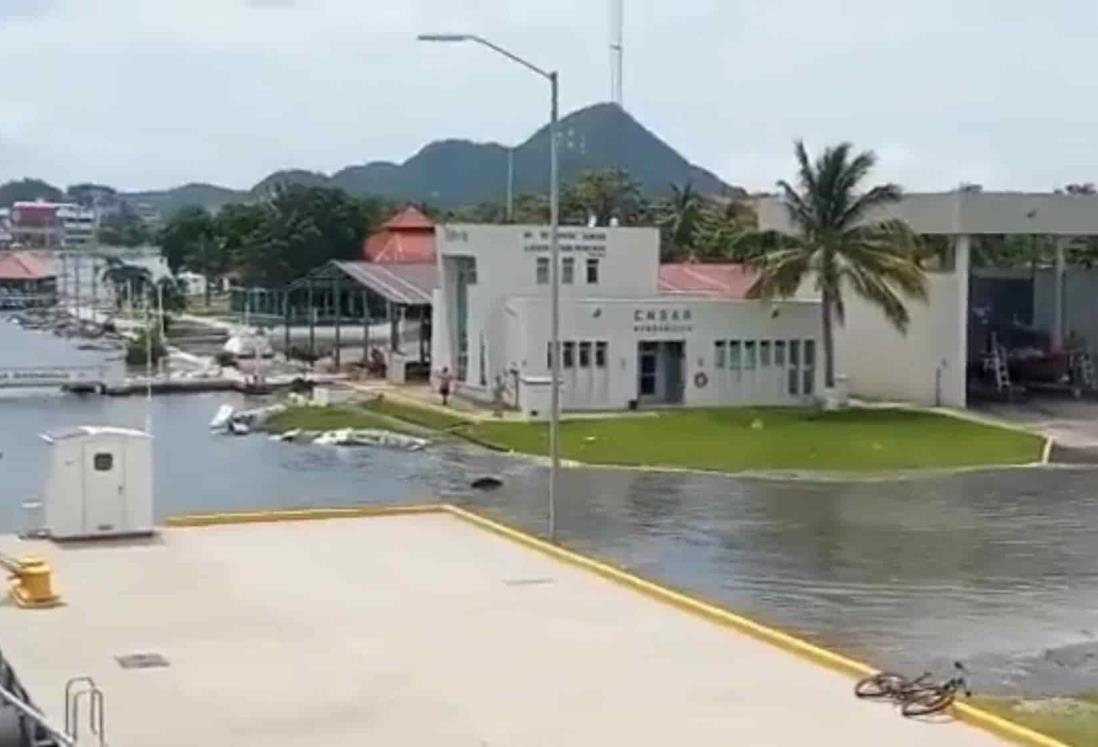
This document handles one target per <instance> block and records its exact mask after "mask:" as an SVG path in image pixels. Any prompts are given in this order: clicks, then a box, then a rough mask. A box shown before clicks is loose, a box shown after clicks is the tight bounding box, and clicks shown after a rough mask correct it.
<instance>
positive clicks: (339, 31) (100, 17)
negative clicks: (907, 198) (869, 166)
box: [0, 0, 1098, 190]
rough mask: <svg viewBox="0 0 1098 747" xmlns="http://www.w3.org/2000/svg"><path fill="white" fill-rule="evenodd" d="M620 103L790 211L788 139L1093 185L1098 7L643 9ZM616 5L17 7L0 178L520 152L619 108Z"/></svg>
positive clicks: (672, 5) (155, 1) (928, 4)
mask: <svg viewBox="0 0 1098 747" xmlns="http://www.w3.org/2000/svg"><path fill="white" fill-rule="evenodd" d="M624 3H625V32H624V33H625V37H624V38H625V56H624V103H625V107H626V109H628V110H629V111H630V113H632V114H633V115H634V116H635V117H636V118H637V119H638V120H640V121H641V122H642V123H643V124H644V125H646V126H647V127H648V128H649V129H651V130H652V131H654V132H655V133H656V134H658V135H660V136H661V137H662V138H664V139H665V140H666V141H667V142H668V143H670V144H671V145H672V146H673V147H675V148H676V149H677V150H679V151H680V152H681V153H682V154H683V155H684V156H686V157H687V158H688V159H689V160H691V161H693V162H695V163H697V164H698V165H700V166H703V167H705V168H708V169H710V170H711V171H713V172H715V173H716V174H717V175H718V176H720V177H721V178H723V179H725V180H726V181H728V182H730V183H733V184H738V185H741V186H744V187H747V188H749V189H752V190H756V189H769V188H771V187H772V186H773V184H774V182H775V180H777V179H780V178H789V177H791V176H792V170H793V158H792V143H793V141H794V140H795V139H797V138H802V139H804V140H805V142H806V144H807V145H808V146H809V148H810V149H818V148H822V147H823V146H825V145H828V144H831V143H835V142H838V141H842V140H849V141H852V142H853V143H854V144H855V145H856V146H858V147H859V148H864V149H872V150H874V151H875V152H876V153H877V154H878V157H879V166H878V169H877V171H876V177H877V179H878V180H880V181H885V180H889V181H895V182H897V183H899V184H901V185H902V186H903V187H904V188H905V189H908V190H944V189H950V188H953V187H955V186H956V185H958V184H960V183H962V182H967V183H978V184H982V185H984V186H985V188H986V189H1011V190H1049V189H1052V188H1055V187H1058V186H1062V185H1063V184H1066V183H1068V182H1081V181H1098V73H1096V72H1095V69H1096V68H1095V65H1096V63H1095V61H1094V59H1095V58H1094V55H1095V51H1094V46H1093V45H1094V39H1095V38H1098V3H1095V2H1093V0H1044V1H1043V2H1034V1H1033V0H963V2H958V0H918V1H917V2H904V3H899V2H887V1H886V2H882V0H624ZM608 23H609V11H608V7H607V3H606V2H603V0H0V76H2V78H0V80H2V83H0V181H4V180H7V179H9V178H17V177H22V176H37V177H41V178H44V179H47V180H48V181H51V182H54V183H57V184H61V185H65V184H70V183H73V182H78V181H97V182H102V183H107V184H111V185H114V186H116V187H118V188H122V189H127V190H134V189H155V188H165V187H170V186H175V185H178V184H182V183H185V182H191V181H205V182H213V183H218V184H223V185H225V186H230V187H237V188H246V187H250V186H251V185H252V184H254V183H255V182H257V181H258V180H259V179H261V178H262V177H264V176H265V175H267V174H268V173H270V172H271V171H274V170H276V169H280V168H304V169H310V170H316V171H324V172H332V171H335V170H338V169H339V168H342V167H343V166H347V165H351V164H359V163H365V162H368V161H373V160H391V161H397V162H400V161H403V160H405V159H406V158H409V157H410V156H412V155H413V154H414V153H415V152H416V151H417V150H419V149H420V148H421V147H422V146H423V145H425V144H426V143H428V142H430V141H431V140H435V139H440V138H445V137H454V138H467V139H471V140H477V141H496V142H500V143H503V144H517V143H518V142H521V141H522V140H524V139H525V138H526V137H527V136H528V135H529V134H530V133H532V132H533V131H534V130H535V129H536V128H537V127H539V126H540V125H542V124H543V123H544V122H545V120H546V117H547V109H548V91H547V86H546V85H545V84H543V83H542V82H541V81H540V80H539V79H538V78H536V77H535V76H533V75H532V74H531V73H529V72H528V71H525V70H523V69H522V68H521V67H519V66H517V65H513V64H510V63H508V62H507V61H506V60H505V59H503V58H500V57H497V56H495V55H493V54H492V53H491V52H490V51H489V50H486V49H483V48H480V47H477V46H475V45H468V44H460V45H454V44H425V43H418V42H416V40H415V37H416V34H418V33H421V32H429V31H451V32H470V33H476V34H479V35H481V36H484V37H486V38H489V39H491V40H492V41H494V42H496V43H498V44H500V45H503V46H505V47H508V48H510V49H513V50H514V51H516V52H519V53H521V54H522V55H523V56H525V57H527V58H529V59H530V60H531V61H534V62H535V63H537V64H539V65H541V66H542V67H545V68H556V69H558V70H559V72H560V76H561V109H562V112H569V111H572V110H574V109H577V108H580V107H582V106H586V105H588V104H591V103H595V102H598V101H602V100H606V99H607V98H608V97H609V88H610V64H609V52H608V39H609V31H608Z"/></svg>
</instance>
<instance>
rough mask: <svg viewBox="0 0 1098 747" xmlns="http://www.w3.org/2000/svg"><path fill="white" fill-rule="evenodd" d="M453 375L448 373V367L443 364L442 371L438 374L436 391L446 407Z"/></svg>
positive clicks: (448, 401)
mask: <svg viewBox="0 0 1098 747" xmlns="http://www.w3.org/2000/svg"><path fill="white" fill-rule="evenodd" d="M453 381H454V377H453V374H451V373H450V369H449V368H448V367H446V366H443V368H442V372H441V373H440V374H439V375H438V393H439V395H440V396H441V397H442V406H443V407H446V406H447V405H449V404H450V385H451V384H452V383H453Z"/></svg>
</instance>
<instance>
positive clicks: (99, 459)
mask: <svg viewBox="0 0 1098 747" xmlns="http://www.w3.org/2000/svg"><path fill="white" fill-rule="evenodd" d="M92 466H93V467H95V471H96V472H110V471H111V468H112V467H114V455H113V454H105V453H100V454H96V455H95V456H94V457H92Z"/></svg>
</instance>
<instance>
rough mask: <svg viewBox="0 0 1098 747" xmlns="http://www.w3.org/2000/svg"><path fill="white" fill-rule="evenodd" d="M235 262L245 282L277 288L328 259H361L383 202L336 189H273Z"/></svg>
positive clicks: (381, 213)
mask: <svg viewBox="0 0 1098 747" xmlns="http://www.w3.org/2000/svg"><path fill="white" fill-rule="evenodd" d="M262 207H263V211H264V218H263V221H262V222H261V223H260V224H259V225H258V226H257V228H256V229H255V231H254V233H253V235H252V237H251V239H250V240H248V241H247V242H244V243H245V245H244V246H243V247H242V250H241V254H240V256H239V257H237V258H236V260H237V267H238V269H240V270H241V272H242V274H243V276H244V278H245V280H246V281H247V282H248V283H250V284H255V285H266V286H281V285H284V284H285V283H288V282H289V281H291V280H294V279H295V278H298V277H301V276H302V275H304V274H305V273H306V272H308V271H309V270H311V269H312V268H314V267H316V266H317V265H320V264H323V263H324V262H327V261H329V260H333V259H336V260H352V259H358V258H359V257H360V256H361V246H362V238H363V236H365V235H366V234H367V233H369V231H370V230H371V229H372V228H373V227H375V226H376V225H377V224H378V223H380V221H381V217H382V215H383V211H384V203H382V202H381V201H379V200H370V199H368V200H358V199H356V198H354V197H352V196H350V195H348V194H347V193H346V192H344V191H343V190H341V189H330V188H326V187H298V186H291V187H285V188H278V189H276V190H275V193H274V196H273V197H271V198H270V199H269V200H268V201H267V202H266V203H264V204H263V206H262Z"/></svg>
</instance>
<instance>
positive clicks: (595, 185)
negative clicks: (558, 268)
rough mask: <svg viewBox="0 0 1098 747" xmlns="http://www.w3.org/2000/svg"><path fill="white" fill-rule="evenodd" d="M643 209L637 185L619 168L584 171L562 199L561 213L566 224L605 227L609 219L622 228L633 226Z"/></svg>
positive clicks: (565, 191)
mask: <svg viewBox="0 0 1098 747" xmlns="http://www.w3.org/2000/svg"><path fill="white" fill-rule="evenodd" d="M644 207H645V204H644V200H643V199H642V198H641V193H640V186H639V185H638V184H637V182H635V181H633V179H631V178H630V177H629V174H628V172H626V171H623V170H621V169H602V170H600V171H584V172H583V173H582V174H580V175H579V176H578V177H576V180H575V181H574V182H572V184H571V185H569V187H568V188H567V189H566V190H564V194H563V195H562V197H561V213H562V215H563V216H565V218H566V221H567V222H569V223H581V224H582V223H587V222H588V220H589V219H590V218H592V217H593V218H594V219H595V225H597V226H608V225H610V220H611V218H617V219H618V221H619V222H620V223H621V224H623V225H628V224H630V223H635V222H636V219H637V218H638V216H639V215H640V214H641V213H642V212H643V210H644Z"/></svg>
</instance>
